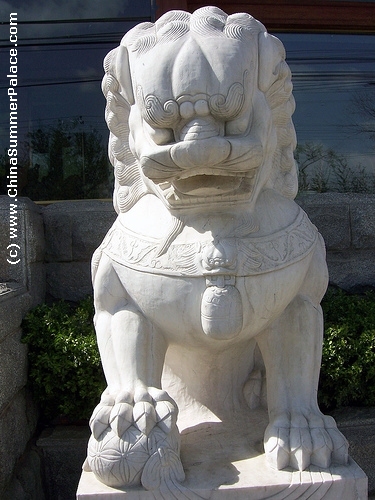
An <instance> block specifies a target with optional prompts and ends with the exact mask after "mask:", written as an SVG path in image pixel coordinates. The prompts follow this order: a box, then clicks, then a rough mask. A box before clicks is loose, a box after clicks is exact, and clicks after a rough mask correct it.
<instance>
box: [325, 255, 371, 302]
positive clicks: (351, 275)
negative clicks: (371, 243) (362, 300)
mask: <svg viewBox="0 0 375 500" xmlns="http://www.w3.org/2000/svg"><path fill="white" fill-rule="evenodd" d="M327 263H328V270H329V279H330V283H331V284H332V285H336V286H338V287H340V288H342V289H344V290H347V291H352V292H361V291H362V290H363V289H368V288H375V249H371V250H362V251H354V250H343V251H341V252H328V254H327Z"/></svg>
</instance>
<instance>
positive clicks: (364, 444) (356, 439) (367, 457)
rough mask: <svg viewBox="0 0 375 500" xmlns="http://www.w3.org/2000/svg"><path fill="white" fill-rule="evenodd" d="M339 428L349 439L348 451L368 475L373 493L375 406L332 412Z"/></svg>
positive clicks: (374, 476)
mask: <svg viewBox="0 0 375 500" xmlns="http://www.w3.org/2000/svg"><path fill="white" fill-rule="evenodd" d="M334 417H335V419H336V421H337V424H338V427H339V429H340V430H341V431H342V433H343V434H344V435H345V437H346V438H347V440H348V441H349V451H350V455H351V456H352V458H353V459H354V460H355V461H356V462H357V463H358V465H359V466H360V467H361V468H362V469H363V471H364V472H365V473H366V475H367V477H368V489H369V492H370V493H371V494H373V495H375V408H343V409H341V410H339V411H336V412H335V413H334Z"/></svg>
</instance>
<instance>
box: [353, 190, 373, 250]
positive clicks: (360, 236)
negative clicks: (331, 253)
mask: <svg viewBox="0 0 375 500" xmlns="http://www.w3.org/2000/svg"><path fill="white" fill-rule="evenodd" d="M350 211H351V230H352V244H353V247H354V248H358V249H368V248H375V197H373V199H372V197H369V199H368V200H367V201H366V202H365V203H360V202H355V203H352V205H351V209H350Z"/></svg>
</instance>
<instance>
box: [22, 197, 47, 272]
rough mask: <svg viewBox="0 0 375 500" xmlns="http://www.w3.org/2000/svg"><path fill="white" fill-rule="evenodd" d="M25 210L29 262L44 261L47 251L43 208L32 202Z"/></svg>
mask: <svg viewBox="0 0 375 500" xmlns="http://www.w3.org/2000/svg"><path fill="white" fill-rule="evenodd" d="M26 206H27V210H26V211H25V230H26V234H27V237H26V251H27V254H26V256H27V262H28V263H31V262H43V261H44V253H45V238H44V225H43V217H42V210H41V208H39V207H38V206H37V205H35V204H34V203H32V202H30V203H28V204H27V205H26Z"/></svg>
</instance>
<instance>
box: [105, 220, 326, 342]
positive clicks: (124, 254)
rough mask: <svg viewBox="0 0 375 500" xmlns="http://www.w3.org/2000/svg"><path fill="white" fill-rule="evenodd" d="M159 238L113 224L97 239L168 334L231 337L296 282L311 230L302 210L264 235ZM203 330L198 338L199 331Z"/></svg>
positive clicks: (269, 312)
mask: <svg viewBox="0 0 375 500" xmlns="http://www.w3.org/2000/svg"><path fill="white" fill-rule="evenodd" d="M208 236H209V235H203V237H202V238H201V239H200V240H196V241H191V242H190V243H180V244H178V243H172V244H170V245H169V247H168V249H167V251H165V252H164V253H162V254H161V253H160V250H159V249H160V243H159V242H158V241H156V240H153V239H151V238H145V237H144V236H140V235H137V234H135V233H134V232H131V231H129V230H127V229H126V228H124V227H123V226H122V225H121V224H120V223H115V224H114V226H113V227H112V229H111V230H110V232H109V233H108V235H107V237H106V238H105V240H104V242H103V246H102V249H103V251H104V252H105V253H106V254H107V255H108V256H109V257H110V258H111V259H112V261H113V263H114V266H115V269H116V271H117V273H118V274H119V276H120V279H121V281H122V282H123V283H124V284H125V287H126V291H127V293H128V294H129V295H130V296H131V297H132V299H133V300H134V302H136V304H137V305H138V307H139V308H140V309H141V310H142V311H143V313H144V314H145V315H146V316H147V317H148V318H149V319H150V320H151V321H153V323H154V324H156V325H159V326H160V327H161V328H162V329H163V330H164V331H165V332H167V333H168V334H169V335H170V336H173V337H174V336H175V334H176V333H177V332H178V333H177V337H179V335H181V334H183V335H184V336H189V337H191V338H195V337H202V335H203V337H207V338H213V339H222V340H229V339H231V338H234V337H238V336H241V335H249V334H256V333H258V332H259V331H260V329H262V328H263V327H264V326H265V325H266V324H267V323H268V322H269V321H271V320H272V319H273V318H274V317H275V316H276V315H277V314H279V313H280V312H281V311H282V310H283V308H285V307H286V305H287V304H288V303H289V302H290V300H292V298H293V296H294V295H295V294H296V293H297V291H298V289H299V287H300V286H301V283H302V280H303V278H304V276H305V273H306V270H307V267H308V265H309V261H310V255H311V254H312V252H313V249H314V247H315V244H316V240H317V231H316V229H315V228H314V226H312V225H311V223H310V222H309V220H308V219H307V217H306V215H305V214H304V213H303V212H300V214H299V216H298V217H297V219H296V220H295V221H294V223H293V224H292V225H291V226H290V227H289V228H287V230H283V231H280V232H279V233H275V234H273V235H271V236H268V237H262V238H254V237H253V238H235V237H227V238H222V239H219V238H215V239H212V238H209V237H208ZM203 337H202V338H203Z"/></svg>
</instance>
